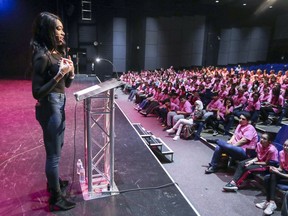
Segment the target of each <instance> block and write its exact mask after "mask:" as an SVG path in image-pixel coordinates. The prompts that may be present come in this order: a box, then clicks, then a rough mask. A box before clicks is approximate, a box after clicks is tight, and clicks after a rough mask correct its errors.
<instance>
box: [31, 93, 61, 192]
mask: <svg viewBox="0 0 288 216" xmlns="http://www.w3.org/2000/svg"><path fill="white" fill-rule="evenodd" d="M65 102H66V97H65V94H61V93H49V94H48V95H47V96H46V97H44V98H43V99H41V100H40V101H39V103H38V104H37V105H36V119H37V120H38V122H39V123H40V125H41V127H42V130H43V139H44V145H45V150H46V166H45V172H46V177H47V181H48V184H49V187H50V188H51V189H54V190H58V189H59V188H60V185H59V161H60V156H61V149H62V146H63V143H64V131H65V111H64V108H65Z"/></svg>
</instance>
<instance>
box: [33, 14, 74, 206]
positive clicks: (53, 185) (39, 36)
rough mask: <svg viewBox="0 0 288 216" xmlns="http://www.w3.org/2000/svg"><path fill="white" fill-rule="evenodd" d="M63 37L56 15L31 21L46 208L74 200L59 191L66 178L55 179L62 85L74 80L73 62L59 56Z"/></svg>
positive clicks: (60, 141)
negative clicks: (63, 179) (44, 157)
mask: <svg viewBox="0 0 288 216" xmlns="http://www.w3.org/2000/svg"><path fill="white" fill-rule="evenodd" d="M64 36H65V33H64V30H63V25H62V22H61V20H60V18H59V17H58V16H56V15H54V14H51V13H48V12H42V13H40V14H39V15H38V16H37V17H36V19H35V20H34V23H33V37H32V40H31V46H32V66H33V77H32V93H33V97H34V98H35V99H36V100H37V103H36V119H37V120H38V122H39V123H40V125H41V127H42V130H43V139H44V145H45V150H46V165H45V173H46V177H47V181H48V185H47V186H48V191H49V192H50V199H49V207H50V211H53V210H68V209H71V208H74V207H75V203H73V202H70V201H68V200H67V199H66V198H64V196H63V195H62V192H61V187H64V186H67V185H68V181H62V180H61V179H60V178H59V161H60V157H61V149H62V147H63V144H64V131H65V110H64V109H65V102H66V97H65V87H66V88H68V87H70V85H71V83H72V81H73V79H74V65H73V62H72V61H71V59H67V58H63V54H64V53H65V52H64V51H63V47H64V46H65V41H64Z"/></svg>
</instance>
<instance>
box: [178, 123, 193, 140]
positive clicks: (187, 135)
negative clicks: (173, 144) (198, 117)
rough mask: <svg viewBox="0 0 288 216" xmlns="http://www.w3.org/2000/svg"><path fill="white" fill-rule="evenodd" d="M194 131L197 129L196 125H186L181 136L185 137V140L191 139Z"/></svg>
mask: <svg viewBox="0 0 288 216" xmlns="http://www.w3.org/2000/svg"><path fill="white" fill-rule="evenodd" d="M194 131H195V125H194V124H193V125H184V126H183V128H182V130H181V133H180V138H181V139H185V140H189V139H192V138H193V135H194Z"/></svg>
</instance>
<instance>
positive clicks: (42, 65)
mask: <svg viewBox="0 0 288 216" xmlns="http://www.w3.org/2000/svg"><path fill="white" fill-rule="evenodd" d="M61 57H62V56H61V55H60V54H58V53H50V52H49V51H45V50H44V49H39V50H38V51H36V52H35V53H34V54H33V58H32V65H33V78H32V93H33V97H34V98H35V99H36V100H40V99H41V98H43V97H45V96H47V95H48V94H49V93H51V92H56V93H63V94H64V93H65V87H66V88H68V87H70V85H71V83H72V81H73V79H70V78H69V77H68V74H66V75H65V76H64V77H63V78H62V79H61V80H60V81H59V82H56V80H55V79H54V77H55V76H56V74H57V73H58V71H59V65H58V62H59V61H60V59H61Z"/></svg>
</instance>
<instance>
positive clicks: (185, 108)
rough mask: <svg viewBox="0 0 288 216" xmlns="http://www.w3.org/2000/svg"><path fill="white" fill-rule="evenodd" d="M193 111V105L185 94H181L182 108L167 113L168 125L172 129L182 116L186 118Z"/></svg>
mask: <svg viewBox="0 0 288 216" xmlns="http://www.w3.org/2000/svg"><path fill="white" fill-rule="evenodd" d="M191 113H192V105H191V103H190V102H189V101H188V100H187V98H186V97H185V96H183V95H182V96H180V109H179V110H178V111H170V112H168V114H167V122H166V124H167V127H166V128H165V129H164V130H167V129H170V128H171V127H172V126H173V125H174V124H176V122H177V121H178V120H179V119H181V118H186V117H188V116H189V115H190V114H191Z"/></svg>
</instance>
